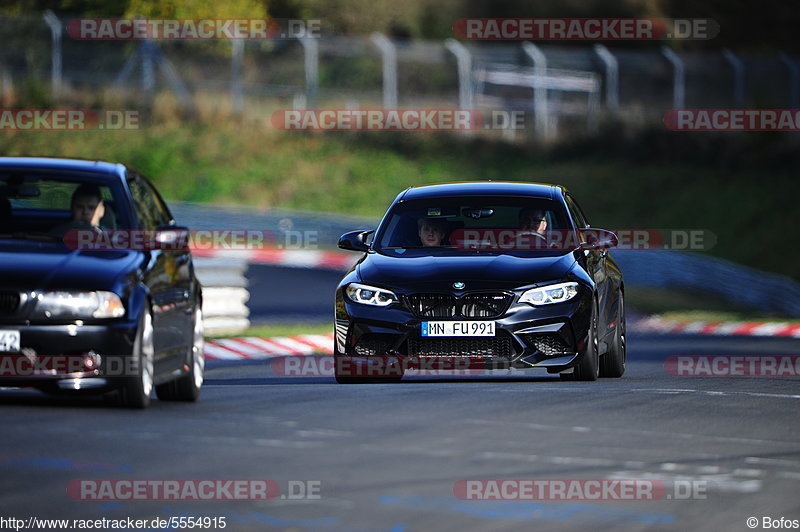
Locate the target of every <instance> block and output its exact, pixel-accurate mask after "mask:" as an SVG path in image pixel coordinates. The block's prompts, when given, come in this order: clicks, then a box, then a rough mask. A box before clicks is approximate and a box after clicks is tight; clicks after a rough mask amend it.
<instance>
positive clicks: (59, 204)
mask: <svg viewBox="0 0 800 532" xmlns="http://www.w3.org/2000/svg"><path fill="white" fill-rule="evenodd" d="M123 198H124V196H123V193H122V190H121V188H120V186H119V184H118V183H115V182H109V181H108V180H104V179H103V178H102V176H98V175H97V174H82V173H78V172H47V171H41V170H34V171H29V170H3V171H0V238H12V239H22V240H38V241H62V240H63V238H64V235H65V234H66V233H67V232H69V231H70V230H72V229H80V228H88V227H94V228H97V229H120V228H129V227H130V220H129V219H128V217H127V214H126V211H125V209H123V208H120V206H121V205H123V203H124V202H123Z"/></svg>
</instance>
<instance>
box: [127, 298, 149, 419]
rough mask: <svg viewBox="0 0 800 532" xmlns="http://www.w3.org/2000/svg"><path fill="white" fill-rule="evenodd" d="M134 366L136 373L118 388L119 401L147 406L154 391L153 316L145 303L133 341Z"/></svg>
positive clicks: (130, 404) (129, 405) (133, 405)
mask: <svg viewBox="0 0 800 532" xmlns="http://www.w3.org/2000/svg"><path fill="white" fill-rule="evenodd" d="M131 356H132V357H133V358H134V361H135V363H134V367H136V375H133V376H129V377H126V378H125V380H124V382H123V384H122V386H121V387H120V389H119V390H118V394H119V402H120V403H121V404H122V405H123V406H126V407H129V408H147V406H149V405H150V392H152V391H153V372H154V371H153V359H154V357H155V349H154V347H153V316H152V314H151V313H150V305H147V304H145V305H144V307H143V308H142V315H141V317H140V318H139V327H138V329H137V331H136V339H135V340H134V342H133V352H132V353H131Z"/></svg>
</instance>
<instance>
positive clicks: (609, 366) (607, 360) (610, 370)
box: [600, 290, 628, 378]
mask: <svg viewBox="0 0 800 532" xmlns="http://www.w3.org/2000/svg"><path fill="white" fill-rule="evenodd" d="M624 297H625V296H624V294H623V293H622V290H620V291H619V305H618V306H617V327H616V330H615V331H614V341H613V343H612V344H611V349H609V350H608V353H606V354H605V355H603V357H602V358H601V359H600V376H601V377H611V378H619V377H622V375H623V374H624V373H625V363H626V361H627V358H628V338H627V333H626V328H625V299H624Z"/></svg>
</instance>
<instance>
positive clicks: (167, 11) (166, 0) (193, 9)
mask: <svg viewBox="0 0 800 532" xmlns="http://www.w3.org/2000/svg"><path fill="white" fill-rule="evenodd" d="M125 15H126V16H129V17H133V16H136V15H141V16H143V17H153V18H198V19H199V18H265V17H266V16H267V10H266V7H265V6H264V3H263V2H261V1H260V0H226V1H225V2H208V1H207V0H129V1H128V8H127V9H126V10H125Z"/></svg>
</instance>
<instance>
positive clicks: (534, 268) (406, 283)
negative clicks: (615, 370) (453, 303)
mask: <svg viewBox="0 0 800 532" xmlns="http://www.w3.org/2000/svg"><path fill="white" fill-rule="evenodd" d="M574 265H575V257H574V255H573V254H572V253H565V254H563V255H555V256H541V257H519V256H514V255H468V256H463V255H461V256H442V255H439V256H431V255H426V256H416V257H413V256H406V257H390V256H387V255H381V254H379V253H369V254H368V255H367V256H366V257H365V258H364V260H363V261H362V262H361V263H360V264H359V266H358V274H359V277H360V278H361V280H362V281H363V282H365V283H375V284H378V285H389V286H392V287H396V288H398V289H403V288H407V289H409V290H414V289H431V290H451V289H452V288H453V286H452V285H453V283H454V282H457V281H460V282H463V283H465V284H466V287H465V288H466V289H467V290H472V289H479V290H480V289H490V288H493V289H498V288H500V289H507V290H508V289H513V288H517V287H521V286H526V285H530V284H534V283H539V282H544V281H553V280H559V279H562V278H563V277H564V276H565V275H566V274H567V272H569V271H570V270H571V269H572V267H573V266H574Z"/></svg>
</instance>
